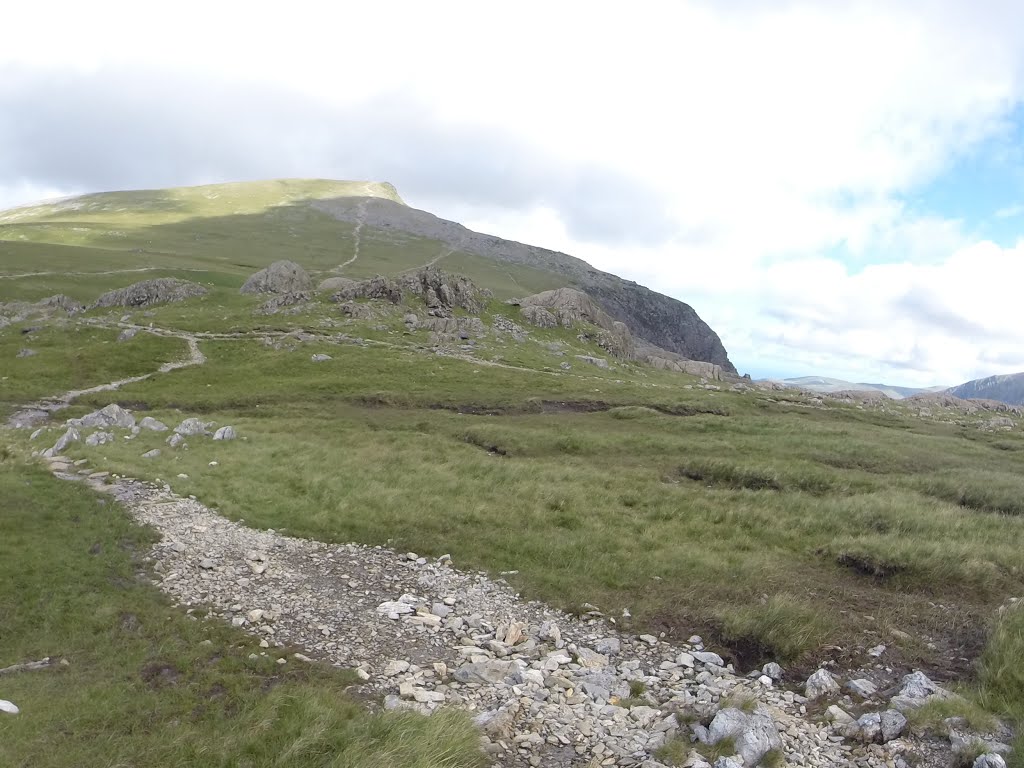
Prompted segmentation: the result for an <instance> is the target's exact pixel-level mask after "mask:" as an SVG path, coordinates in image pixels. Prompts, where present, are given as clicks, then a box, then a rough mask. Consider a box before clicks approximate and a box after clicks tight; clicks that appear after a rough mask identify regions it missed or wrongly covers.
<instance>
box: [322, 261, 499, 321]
mask: <svg viewBox="0 0 1024 768" xmlns="http://www.w3.org/2000/svg"><path fill="white" fill-rule="evenodd" d="M335 280H338V281H344V282H338V283H335V282H332V281H335ZM325 285H329V286H332V285H339V286H340V287H339V288H338V290H337V291H336V292H335V293H334V294H332V296H331V301H334V302H337V303H339V304H344V303H346V302H351V301H354V300H356V299H382V300H384V301H390V302H391V303H392V304H400V303H401V302H402V301H403V300H404V299H405V297H406V296H415V297H417V298H419V299H420V300H422V301H423V303H424V304H425V305H426V307H427V314H429V315H431V316H433V317H451V315H452V312H453V311H454V310H456V309H464V310H465V311H467V312H469V313H470V314H474V315H478V314H480V313H481V312H483V310H484V307H485V306H486V303H487V299H488V298H489V297H490V295H491V294H490V291H486V290H481V289H480V288H477V287H476V286H475V285H474V284H473V282H472V281H471V280H470V279H469V278H467V277H464V276H462V275H453V274H449V273H448V272H444V271H442V270H440V269H433V268H430V267H428V268H426V269H421V270H418V271H417V272H414V273H412V274H408V275H402V276H400V277H398V278H395V279H393V280H392V279H391V278H388V277H384V276H382V275H375V276H374V277H371V278H370V279H369V280H347V279H346V278H329V279H328V280H325V281H324V282H323V283H321V287H323V286H325ZM350 314H351V313H350Z"/></svg>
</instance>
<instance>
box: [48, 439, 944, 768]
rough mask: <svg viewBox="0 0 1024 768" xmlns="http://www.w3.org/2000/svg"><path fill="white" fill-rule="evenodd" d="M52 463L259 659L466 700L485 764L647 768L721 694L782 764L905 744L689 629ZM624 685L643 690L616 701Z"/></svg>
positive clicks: (389, 700)
mask: <svg viewBox="0 0 1024 768" xmlns="http://www.w3.org/2000/svg"><path fill="white" fill-rule="evenodd" d="M192 439H195V438H192ZM49 466H50V469H51V471H53V472H54V474H55V475H56V476H57V477H59V478H62V479H64V480H69V481H78V482H84V483H86V484H88V485H89V486H91V487H92V488H94V489H95V490H96V491H99V492H102V493H105V494H111V495H113V496H114V497H115V498H116V499H117V500H118V501H119V502H121V503H122V504H123V505H124V506H125V507H126V509H127V510H128V511H129V512H130V513H131V515H132V516H133V517H134V518H135V519H136V520H137V521H138V522H139V523H140V524H143V525H148V526H151V527H153V528H154V529H156V530H157V531H158V532H159V533H160V535H161V537H162V538H161V541H160V542H159V543H158V544H156V545H155V546H154V548H153V550H152V553H151V554H152V557H153V560H154V562H155V566H154V572H155V573H154V582H155V583H156V584H157V585H158V586H159V587H160V588H161V589H162V590H164V591H165V592H167V593H168V594H169V595H171V596H172V597H173V598H174V600H175V601H176V602H177V603H178V604H179V605H181V606H182V607H185V608H199V607H204V608H208V609H209V610H210V612H211V613H210V615H211V616H213V617H216V618H219V619H221V620H224V621H230V622H231V623H233V624H234V625H236V626H239V627H241V628H243V629H245V630H246V631H247V632H249V633H251V634H252V636H253V640H252V642H253V652H254V653H261V654H268V655H273V656H275V657H280V658H284V659H285V663H290V664H295V663H311V661H321V662H323V663H329V664H332V665H335V666H344V667H352V668H355V669H356V670H357V672H358V674H359V676H360V677H361V678H362V679H363V681H364V685H365V687H366V688H367V690H368V692H370V693H376V694H377V695H383V696H384V707H385V708H387V709H412V710H415V711H420V712H424V713H429V712H432V711H433V710H435V709H436V708H438V707H440V706H456V707H460V708H463V709H467V710H469V711H470V712H471V713H472V714H474V715H475V716H476V719H477V722H478V723H479V724H480V725H481V727H482V729H483V731H484V733H485V734H486V735H487V739H486V741H485V748H486V749H487V751H488V753H489V754H490V755H491V756H492V760H493V765H495V766H515V767H517V768H518V767H522V768H525V766H538V765H539V766H550V767H552V768H591V767H593V766H602V765H615V766H623V767H625V766H641V765H643V766H645V767H646V768H658V766H660V763H658V762H656V761H653V759H652V754H653V753H654V752H655V751H656V750H657V748H658V747H659V746H660V745H661V744H662V743H664V742H665V741H666V739H669V738H672V737H673V735H675V734H676V733H677V732H678V731H679V730H680V725H679V722H678V721H677V719H676V717H675V716H674V714H673V713H674V712H675V711H679V710H683V711H690V712H695V713H706V716H710V715H711V714H713V713H714V712H715V711H716V710H717V709H718V708H719V706H720V702H721V701H722V700H723V699H726V698H729V697H732V698H734V699H735V698H737V697H739V698H743V697H748V698H753V699H754V700H756V701H757V702H758V703H759V706H758V709H757V710H756V712H755V713H754V714H753V715H750V718H751V720H752V722H753V721H757V722H759V723H761V726H759V727H768V728H770V731H771V733H770V734H769V736H766V737H765V738H766V739H768V741H771V743H773V744H776V745H777V746H778V748H780V749H782V750H783V752H785V753H786V755H787V757H788V758H790V759H791V761H792V762H794V763H795V762H798V763H799V764H802V765H811V766H820V767H821V768H824V766H851V767H852V766H866V767H869V768H883V766H885V765H886V761H892V760H893V758H894V757H895V756H896V755H897V754H899V753H902V752H903V751H904V750H905V749H907V748H908V746H907V745H905V744H903V743H902V742H901V743H900V744H899V748H898V749H896V750H895V751H894V749H893V748H886V747H883V746H879V745H876V746H873V747H861V748H858V749H851V747H849V746H846V745H845V744H842V743H837V742H835V741H834V740H830V737H831V736H832V735H833V732H832V728H831V727H830V726H827V725H824V724H821V723H818V722H814V721H812V720H811V719H809V718H808V717H806V716H804V715H802V713H801V711H800V710H801V702H800V700H799V699H798V698H796V697H794V696H793V694H791V693H789V692H786V691H784V690H781V689H779V688H776V687H774V686H770V685H768V686H766V685H765V684H764V683H763V682H758V681H756V680H751V679H749V678H744V677H740V676H738V675H736V674H733V673H732V671H731V669H729V668H725V667H723V666H721V664H720V663H719V662H720V659H718V658H717V657H716V656H715V655H714V654H708V655H704V654H703V648H702V646H701V645H700V643H699V641H697V640H696V639H691V642H690V643H687V644H681V645H670V644H668V643H665V642H662V641H659V640H657V639H656V638H654V637H650V636H643V635H642V636H639V637H638V636H635V635H630V634H624V633H619V632H617V631H616V629H615V627H614V626H612V624H610V623H609V622H608V621H606V620H605V619H604V618H603V617H602V616H601V614H599V613H598V612H596V610H595V611H594V612H593V613H591V614H589V615H586V616H584V617H582V618H577V617H573V616H569V615H566V614H564V613H562V612H560V611H557V610H554V609H552V608H550V607H548V606H546V605H543V604H541V603H536V602H526V601H524V600H522V599H521V598H520V597H519V596H518V595H517V594H516V593H515V592H514V591H513V590H512V589H511V588H510V587H509V586H508V584H506V583H505V582H504V581H503V580H500V579H499V580H492V579H489V578H487V577H486V576H484V575H482V574H479V573H472V572H463V571H460V570H458V569H457V568H455V567H453V564H452V562H451V559H450V558H449V557H447V556H443V557H441V558H438V559H430V560H428V559H427V558H421V557H418V556H417V555H416V554H415V553H397V552H394V551H391V550H388V549H384V548H381V547H372V546H363V545H359V544H330V543H325V542H319V541H313V540H308V539H300V538H293V537H288V536H283V535H281V534H278V533H276V532H274V531H259V530H254V529H252V528H248V527H246V526H245V525H242V524H240V523H237V522H232V521H229V520H227V519H225V518H223V517H221V516H220V515H218V514H217V513H215V512H213V511H212V510H210V509H209V508H207V507H206V506H204V505H203V504H202V503H201V502H199V501H196V500H194V499H186V498H182V497H180V496H178V495H176V494H175V493H173V492H172V491H171V490H170V488H169V487H167V486H163V487H161V486H154V485H149V484H146V483H141V482H138V481H135V480H130V479H115V480H114V481H113V482H111V479H110V477H109V476H106V473H95V472H94V470H93V469H92V468H89V467H87V466H82V467H80V466H78V465H75V464H72V462H71V461H70V460H69V459H64V458H61V457H54V458H52V459H50V460H49ZM210 471H211V472H213V471H216V472H223V471H230V467H226V466H224V465H223V464H221V465H219V466H218V467H216V468H211V469H210ZM296 647H301V649H302V655H301V656H295V655H294V651H295V649H296ZM286 649H290V650H286ZM637 690H643V693H642V694H637V693H636V691H637ZM631 694H632V695H634V696H635V697H639V698H640V699H642V701H633V702H632V705H631V707H630V708H626V707H624V706H617V705H616V702H617V701H619V699H620V698H626V697H628V696H630V695H631ZM758 718H760V719H759V720H758ZM684 738H688V737H684ZM766 743H767V742H766ZM894 745H895V743H894ZM766 748H767V747H766ZM648 761H650V762H648ZM892 764H893V763H892V762H889V765H892ZM921 764H922V765H930V764H931V763H921ZM695 765H698V766H699V765H700V764H699V763H698V764H695ZM705 765H706V764H705Z"/></svg>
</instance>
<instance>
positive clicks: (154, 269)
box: [0, 267, 210, 280]
mask: <svg viewBox="0 0 1024 768" xmlns="http://www.w3.org/2000/svg"><path fill="white" fill-rule="evenodd" d="M209 271H210V270H208V269H198V268H195V267H135V268H132V269H107V270H103V271H101V272H21V273H18V274H14V275H10V274H8V275H5V274H0V280H18V279H20V278H24V277H48V276H51V275H60V276H61V277H68V276H72V277H91V276H93V275H127V274H133V273H137V272H209Z"/></svg>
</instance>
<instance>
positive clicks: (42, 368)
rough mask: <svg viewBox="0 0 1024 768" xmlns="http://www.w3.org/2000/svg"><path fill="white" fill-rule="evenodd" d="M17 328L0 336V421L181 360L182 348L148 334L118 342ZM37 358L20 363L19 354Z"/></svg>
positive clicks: (88, 333)
mask: <svg viewBox="0 0 1024 768" xmlns="http://www.w3.org/2000/svg"><path fill="white" fill-rule="evenodd" d="M34 326H38V323H36V322H32V321H30V322H26V323H20V324H16V325H13V326H9V327H7V328H4V329H2V330H0V360H4V361H5V362H4V365H3V367H2V374H0V417H2V416H3V415H4V414H5V412H7V411H10V410H11V409H13V407H14V406H15V405H18V404H24V403H27V402H30V401H33V400H37V399H39V398H42V397H46V396H48V395H54V394H59V393H61V392H64V391H67V390H70V389H84V388H86V387H91V386H95V385H97V384H103V383H105V382H108V381H114V380H117V379H123V378H126V377H129V376H137V375H140V374H145V373H149V372H151V371H153V370H154V368H156V367H157V366H159V365H160V364H161V363H163V362H168V361H171V360H175V359H178V358H181V357H184V356H185V353H186V348H185V344H184V342H182V341H181V340H179V339H171V338H164V337H160V336H155V335H153V334H150V333H144V332H143V333H139V334H138V335H137V336H136V337H135V338H133V339H131V340H129V341H124V342H118V341H117V331H110V330H100V329H91V328H82V327H81V326H77V325H74V326H68V327H65V328H61V327H53V326H49V325H47V326H44V327H42V328H41V329H40V330H36V331H33V332H32V333H29V334H23V333H22V330H23V329H25V328H31V327H34ZM24 348H28V349H32V350H34V351H35V352H36V353H37V354H35V355H33V356H31V357H18V356H17V355H18V352H19V351H20V350H21V349H24Z"/></svg>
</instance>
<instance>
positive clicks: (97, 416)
mask: <svg viewBox="0 0 1024 768" xmlns="http://www.w3.org/2000/svg"><path fill="white" fill-rule="evenodd" d="M67 425H68V426H69V427H84V428H86V429H90V428H93V427H119V428H120V429H131V428H132V427H134V426H135V417H134V416H133V415H132V414H131V412H130V411H126V410H125V409H124V408H122V407H121V406H119V405H118V404H117V403H111V404H110V405H105V406H103V407H102V408H100V409H99V410H98V411H93V412H92V413H90V414H86V415H85V416H83V417H82V418H80V419H68V420H67Z"/></svg>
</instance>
